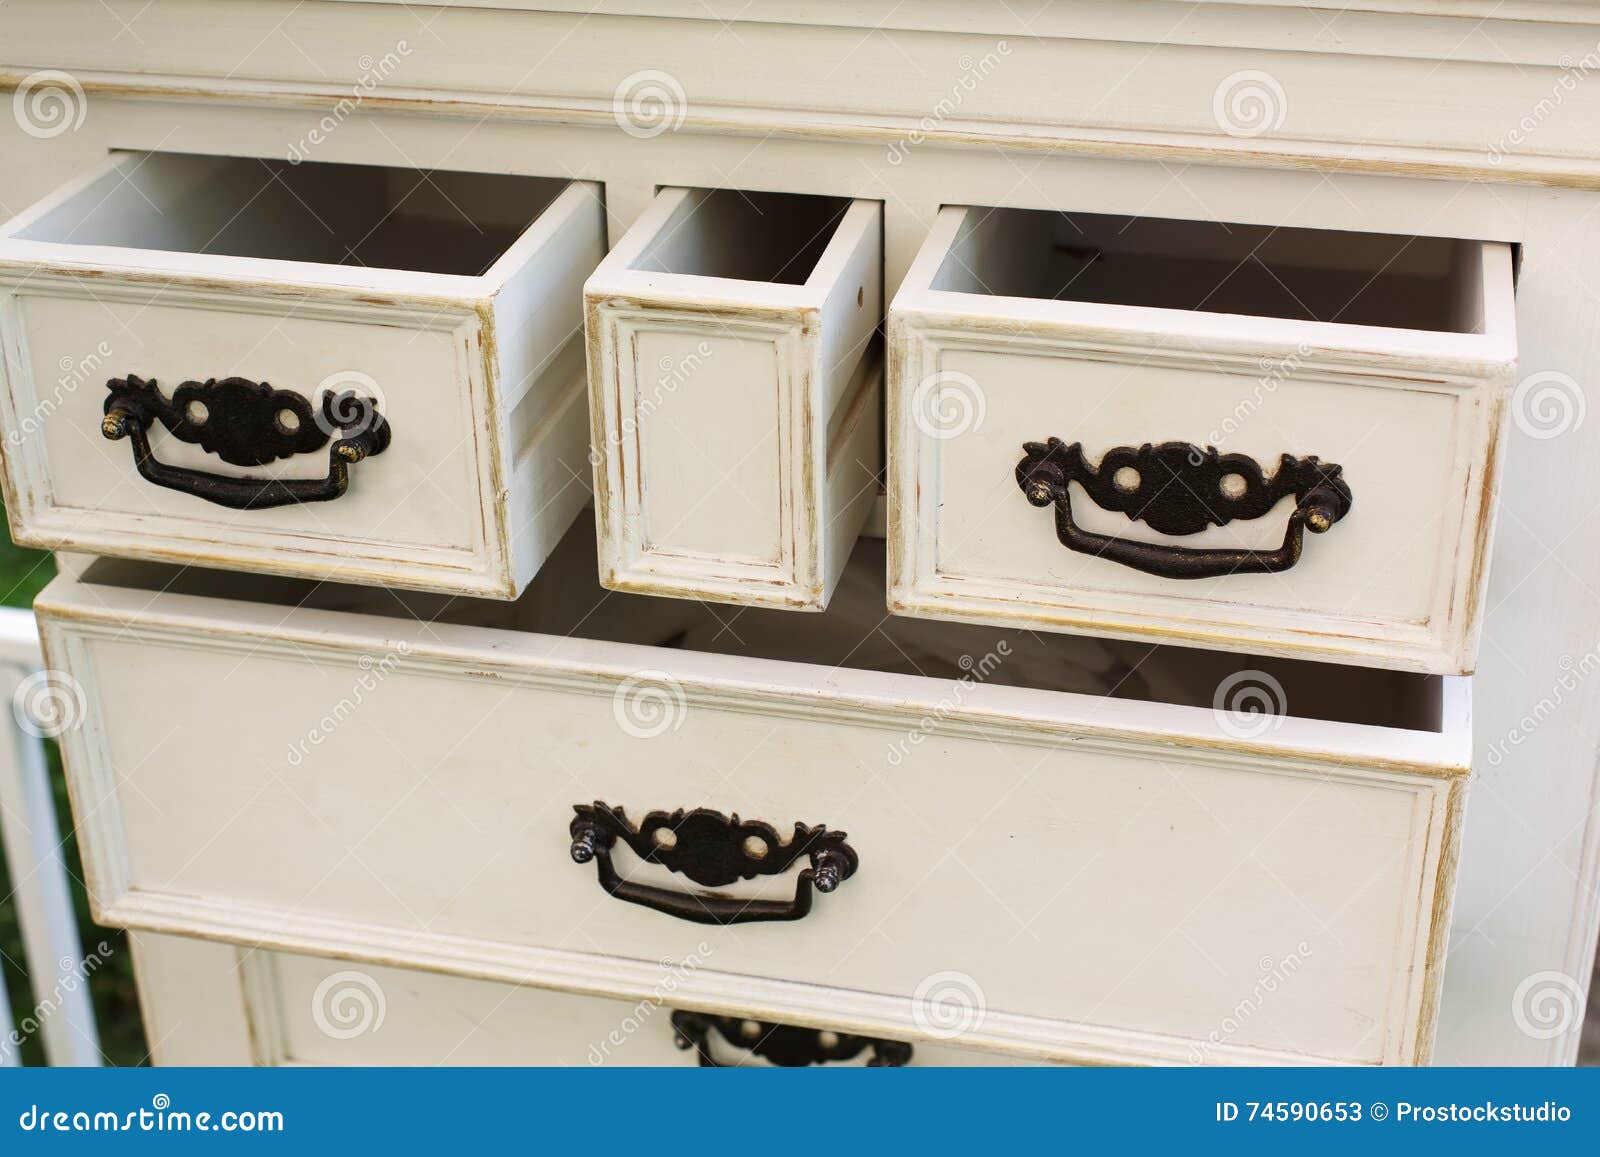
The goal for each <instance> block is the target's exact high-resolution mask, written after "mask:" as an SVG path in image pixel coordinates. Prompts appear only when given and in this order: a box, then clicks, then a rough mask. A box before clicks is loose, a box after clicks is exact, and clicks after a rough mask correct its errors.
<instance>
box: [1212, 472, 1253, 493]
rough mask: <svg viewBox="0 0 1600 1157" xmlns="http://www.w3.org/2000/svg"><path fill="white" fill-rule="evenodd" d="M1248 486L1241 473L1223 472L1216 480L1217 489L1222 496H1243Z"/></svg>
mask: <svg viewBox="0 0 1600 1157" xmlns="http://www.w3.org/2000/svg"><path fill="white" fill-rule="evenodd" d="M1249 488H1250V484H1249V483H1248V482H1246V481H1245V479H1244V475H1243V474H1224V475H1223V476H1222V477H1221V478H1219V479H1218V480H1217V489H1218V490H1220V491H1222V496H1223V497H1224V498H1235V499H1237V498H1243V497H1244V492H1245V491H1246V490H1248V489H1249Z"/></svg>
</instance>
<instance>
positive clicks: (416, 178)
mask: <svg viewBox="0 0 1600 1157" xmlns="http://www.w3.org/2000/svg"><path fill="white" fill-rule="evenodd" d="M567 185H568V182H567V181H566V180H565V179H557V178H545V177H521V176H508V175H504V174H495V173H461V172H441V171H429V172H424V171H422V170H417V169H406V168H390V167H385V166H378V165H345V164H325V163H320V162H307V163H302V164H291V163H289V162H288V161H281V160H268V159H264V158H257V157H211V156H193V155H188V154H181V153H121V154H118V155H116V156H115V157H114V158H113V159H112V161H111V163H110V164H109V165H108V166H107V167H106V168H105V169H103V170H102V171H101V172H100V173H99V174H98V175H96V176H93V177H91V178H89V179H86V180H85V181H83V182H80V183H79V184H78V185H77V186H75V187H71V188H69V189H67V190H63V193H62V195H61V196H60V197H59V198H57V199H56V201H55V202H54V203H53V204H50V205H48V206H47V207H45V208H44V210H43V211H42V212H39V213H37V214H36V215H31V216H28V217H25V218H24V219H23V222H22V223H21V224H20V226H19V227H17V228H15V229H13V230H9V231H8V233H9V235H10V236H12V237H14V238H16V239H18V240H22V241H39V242H50V243H55V244H59V245H71V246H91V245H97V246H111V247H117V248H132V249H143V250H156V251H161V252H168V253H208V254H215V255H219V256H225V257H249V258H264V259H270V260H281V261H297V262H309V263H315V264H321V265H343V266H356V267H372V268H380V269H396V270H406V271H410V272H417V273H439V274H453V275H460V276H469V277H475V276H479V275H481V274H483V273H484V272H486V271H487V270H488V269H489V268H490V266H492V265H493V264H494V263H495V262H496V261H497V260H499V258H500V257H502V256H503V255H504V254H505V252H506V251H507V250H508V249H509V248H510V247H511V245H512V244H513V242H515V241H516V239H517V238H518V237H519V236H520V235H521V234H522V232H523V231H524V230H525V229H527V228H528V226H529V225H531V224H532V223H533V222H534V221H535V220H536V219H537V218H538V217H539V215H540V214H541V213H542V212H544V210H545V208H546V207H548V206H549V205H550V203H551V202H552V201H554V200H555V199H556V197H557V196H559V195H560V194H561V192H562V191H563V190H564V189H565V188H566V187H567Z"/></svg>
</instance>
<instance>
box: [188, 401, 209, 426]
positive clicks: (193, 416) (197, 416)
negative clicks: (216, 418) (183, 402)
mask: <svg viewBox="0 0 1600 1157" xmlns="http://www.w3.org/2000/svg"><path fill="white" fill-rule="evenodd" d="M183 413H184V416H185V417H186V418H188V419H189V421H191V422H193V423H194V424H195V425H196V426H204V425H205V424H206V419H208V418H210V417H211V411H210V410H208V409H206V404H205V403H204V402H202V401H199V400H198V399H197V400H195V401H193V402H190V403H189V404H188V405H187V406H185V407H184V408H183Z"/></svg>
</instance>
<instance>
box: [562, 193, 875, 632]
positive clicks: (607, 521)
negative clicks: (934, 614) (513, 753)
mask: <svg viewBox="0 0 1600 1157" xmlns="http://www.w3.org/2000/svg"><path fill="white" fill-rule="evenodd" d="M882 234H883V213H882V209H881V207H880V206H879V205H877V204H875V203H872V202H868V201H856V202H853V203H852V202H847V201H842V200H840V201H835V200H832V199H822V198H814V197H783V196H771V195H764V194H754V195H751V194H746V193H742V192H739V191H736V190H727V189H724V190H721V191H717V192H708V191H706V190H697V189H677V188H674V189H666V190H664V191H663V192H662V193H661V194H660V195H659V196H657V198H656V200H655V202H654V203H653V204H652V205H651V206H650V209H649V210H648V211H647V212H646V213H645V214H644V216H643V217H641V218H640V219H639V221H638V223H637V224H635V225H634V226H633V228H632V229H630V230H629V231H628V232H627V234H625V235H624V236H623V238H622V240H621V241H619V242H618V243H617V246H616V248H615V249H613V250H612V251H611V253H610V254H609V255H608V256H607V257H606V259H605V260H604V261H603V262H601V263H600V267H599V268H598V269H596V270H595V272H594V274H593V276H591V277H590V278H589V280H588V282H587V284H586V285H585V286H584V300H585V318H586V321H585V324H586V328H587V335H588V341H589V394H590V407H591V413H592V419H591V435H590V438H591V443H592V445H593V447H594V455H593V457H594V463H595V504H596V508H597V510H598V511H599V515H600V516H599V526H598V533H599V535H600V568H601V570H600V574H601V581H602V582H603V583H604V584H605V585H606V586H608V587H611V588H612V589H615V590H631V591H642V592H646V593H651V594H661V595H673V596H677V597H680V598H703V599H710V600H713V601H717V602H732V603H747V604H752V605H757V606H788V607H792V608H795V609H797V610H812V611H816V610H821V609H823V608H824V607H826V606H827V604H828V599H829V597H830V596H831V595H832V593H833V588H834V586H835V585H836V584H837V583H838V580H839V573H840V571H841V570H842V569H843V567H844V563H845V559H846V558H847V557H848V556H849V546H848V544H849V543H853V542H854V540H855V536H856V534H857V532H858V531H859V530H860V529H861V525H862V523H863V521H864V520H865V518H866V514H867V511H868V506H869V503H870V500H871V498H872V496H873V494H874V492H875V491H876V489H877V485H876V474H877V470H876V464H877V458H878V447H877V441H878V439H877V435H876V424H877V423H876V419H875V418H874V419H873V420H872V422H871V423H870V428H863V426H862V422H861V418H862V416H863V415H864V414H865V413H866V412H867V411H868V410H871V411H872V412H873V413H874V414H876V413H878V412H879V411H880V410H881V407H882V386H881V381H882V372H881V369H879V368H876V367H871V368H869V367H863V364H862V363H863V358H864V356H865V354H866V350H867V344H868V342H870V341H871V340H872V337H873V334H874V332H875V331H876V330H877V327H878V324H879V321H880V319H881V318H882V316H883V249H882ZM875 360H876V359H875ZM835 532H836V533H837V535H838V537H839V539H840V540H842V541H843V542H844V543H846V545H845V547H844V549H843V550H839V549H835V548H834V547H833V545H832V544H831V542H830V536H832V535H833V534H834V533H835Z"/></svg>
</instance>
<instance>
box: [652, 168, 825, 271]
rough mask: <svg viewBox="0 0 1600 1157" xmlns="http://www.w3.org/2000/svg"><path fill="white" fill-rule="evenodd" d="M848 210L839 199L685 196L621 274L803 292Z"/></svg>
mask: <svg viewBox="0 0 1600 1157" xmlns="http://www.w3.org/2000/svg"><path fill="white" fill-rule="evenodd" d="M850 205H851V201H850V200H849V199H848V198H845V197H817V196H808V195H806V194H801V193H762V192H743V191H740V190H737V189H695V190H691V191H690V192H689V194H688V195H687V196H685V197H684V198H683V199H682V200H681V201H679V202H678V203H677V204H676V207H675V208H674V209H673V210H672V212H671V213H670V215H668V216H667V217H666V219H665V221H664V222H662V224H661V226H660V228H658V229H657V230H655V232H654V234H653V235H652V236H651V238H650V240H649V242H648V243H647V244H646V245H645V246H644V248H643V250H642V251H641V252H640V253H639V255H638V257H636V258H635V259H634V260H633V261H632V262H631V263H630V266H629V267H630V268H632V269H636V270H641V271H645V272H651V273H673V274H687V275H690V276H696V277H722V278H731V279H735V280H739V281H765V282H770V283H772V284H775V285H804V284H805V283H806V281H807V279H809V278H810V276H811V274H812V271H813V270H815V269H816V267H817V263H818V262H819V261H820V260H821V258H822V255H823V253H824V252H825V251H826V250H827V248H828V243H829V242H830V241H831V240H832V239H833V236H834V233H835V232H836V231H837V230H838V228H839V223H840V221H841V220H843V218H844V215H845V213H846V211H848V210H849V208H850Z"/></svg>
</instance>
